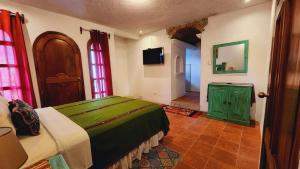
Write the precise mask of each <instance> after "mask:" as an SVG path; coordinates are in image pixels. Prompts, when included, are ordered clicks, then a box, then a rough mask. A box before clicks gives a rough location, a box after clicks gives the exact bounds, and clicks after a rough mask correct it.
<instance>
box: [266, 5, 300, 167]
mask: <svg viewBox="0 0 300 169" xmlns="http://www.w3.org/2000/svg"><path fill="white" fill-rule="evenodd" d="M276 14H277V15H276V28H275V37H274V41H273V49H272V57H271V67H270V75H269V87H268V93H269V97H268V98H267V105H266V115H265V121H264V134H263V145H262V156H261V157H262V158H261V168H262V169H296V168H298V161H299V124H300V121H299V119H300V118H299V107H300V105H299V104H300V99H299V95H300V92H299V88H300V45H299V44H300V43H299V42H300V24H299V23H300V21H299V18H300V1H299V0H281V1H279V3H278V6H277V9H276ZM297 126H298V127H297Z"/></svg>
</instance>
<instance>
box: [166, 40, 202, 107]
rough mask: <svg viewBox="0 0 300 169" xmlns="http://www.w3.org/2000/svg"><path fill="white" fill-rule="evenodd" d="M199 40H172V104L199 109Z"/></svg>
mask: <svg viewBox="0 0 300 169" xmlns="http://www.w3.org/2000/svg"><path fill="white" fill-rule="evenodd" d="M199 42H200V40H198V42H197V43H196V44H194V43H193V44H191V43H188V42H186V41H182V40H178V39H173V40H172V57H173V58H174V59H175V61H174V66H175V68H174V71H175V72H174V73H173V80H172V83H173V85H172V88H174V89H173V92H172V101H171V105H172V106H175V107H179V108H186V109H191V110H195V111H199V110H200V63H201V53H200V43H199ZM180 60H182V61H180ZM181 67H182V68H183V70H182V71H181Z"/></svg>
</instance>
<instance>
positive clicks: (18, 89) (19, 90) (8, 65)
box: [0, 29, 23, 100]
mask: <svg viewBox="0 0 300 169" xmlns="http://www.w3.org/2000/svg"><path fill="white" fill-rule="evenodd" d="M0 32H1V33H3V39H0V45H1V46H4V50H7V49H5V48H7V47H11V48H12V50H13V51H12V52H13V56H12V57H14V58H13V61H14V64H12V63H9V61H8V59H7V58H8V57H9V56H10V55H8V54H6V55H7V56H6V55H3V57H5V59H6V62H7V63H6V64H3V63H0V68H7V70H8V73H9V74H11V68H14V69H15V71H16V72H15V73H17V74H18V84H16V86H12V79H11V76H10V79H9V82H10V84H9V85H10V86H1V87H0V89H1V91H0V95H2V96H5V94H4V93H5V91H10V98H7V99H9V100H11V99H20V100H22V99H23V94H22V86H21V78H20V70H19V65H18V60H17V58H16V50H15V43H14V42H13V41H11V39H12V38H11V37H10V36H9V35H8V34H7V33H6V32H5V31H4V30H2V29H0ZM5 34H7V36H8V37H9V39H10V41H9V40H7V39H5ZM0 57H1V56H0ZM0 74H1V71H0ZM14 91H15V92H17V97H18V98H15V95H13V93H14Z"/></svg>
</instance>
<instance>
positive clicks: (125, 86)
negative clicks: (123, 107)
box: [114, 36, 129, 96]
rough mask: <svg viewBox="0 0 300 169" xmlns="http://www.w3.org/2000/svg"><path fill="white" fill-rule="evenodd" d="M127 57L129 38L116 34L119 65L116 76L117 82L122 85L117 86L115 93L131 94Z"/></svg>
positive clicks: (116, 56) (117, 63) (116, 55)
mask: <svg viewBox="0 0 300 169" xmlns="http://www.w3.org/2000/svg"><path fill="white" fill-rule="evenodd" d="M127 57H128V56H127V40H126V39H125V38H122V37H119V36H115V58H116V59H115V62H116V63H115V64H116V65H118V68H117V69H116V73H115V75H114V76H115V79H117V84H120V85H117V86H116V88H115V91H114V93H118V95H121V96H128V95H129V83H128V66H127V64H128V63H127V61H128V59H127Z"/></svg>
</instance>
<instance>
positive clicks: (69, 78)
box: [33, 32, 85, 107]
mask: <svg viewBox="0 0 300 169" xmlns="http://www.w3.org/2000/svg"><path fill="white" fill-rule="evenodd" d="M33 53H34V60H35V66H36V73H37V79H38V85H39V91H40V97H41V104H42V107H45V106H55V105H60V104H65V103H71V102H76V101H80V100H84V99H85V94H84V84H83V75H82V65H81V56H80V50H79V48H78V46H77V44H76V43H75V42H74V41H73V40H72V39H71V38H70V37H68V36H67V35H64V34H62V33H58V32H45V33H43V34H41V35H40V36H39V37H38V38H37V39H36V40H35V42H34V45H33Z"/></svg>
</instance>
